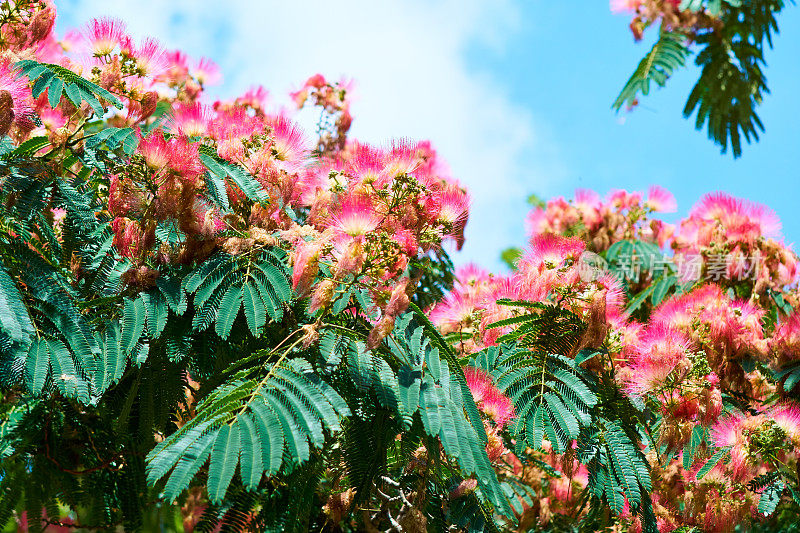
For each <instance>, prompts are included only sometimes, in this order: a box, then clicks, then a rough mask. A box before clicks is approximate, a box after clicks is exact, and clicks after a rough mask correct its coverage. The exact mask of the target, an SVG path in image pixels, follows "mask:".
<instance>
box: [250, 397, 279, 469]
mask: <svg viewBox="0 0 800 533" xmlns="http://www.w3.org/2000/svg"><path fill="white" fill-rule="evenodd" d="M250 410H251V412H252V414H253V420H254V421H255V422H256V429H257V430H258V435H259V439H260V442H261V456H262V458H263V461H264V471H265V472H266V474H267V475H268V476H270V475H272V474H275V473H276V472H278V470H279V469H280V467H281V462H282V460H283V459H282V458H283V442H284V439H283V428H282V424H281V421H280V420H278V416H277V415H276V413H275V411H274V410H273V409H272V408H271V407H270V406H269V404H267V403H265V402H263V401H260V400H255V401H253V402H251V403H250Z"/></svg>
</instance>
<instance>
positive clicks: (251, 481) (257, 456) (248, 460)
mask: <svg viewBox="0 0 800 533" xmlns="http://www.w3.org/2000/svg"><path fill="white" fill-rule="evenodd" d="M238 420H239V426H240V428H241V431H240V433H241V435H240V437H241V443H242V455H241V463H240V465H239V466H240V473H241V475H242V482H243V483H244V486H245V487H247V488H248V489H250V490H255V489H257V488H258V484H259V483H260V482H261V476H262V475H263V473H264V464H263V460H262V445H261V439H262V438H263V437H262V435H261V434H260V433H259V430H258V427H257V423H256V421H255V420H254V419H253V415H252V414H251V413H249V412H248V413H245V414H243V415H241V416H239V418H238Z"/></svg>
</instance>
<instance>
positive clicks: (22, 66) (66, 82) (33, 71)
mask: <svg viewBox="0 0 800 533" xmlns="http://www.w3.org/2000/svg"><path fill="white" fill-rule="evenodd" d="M14 66H15V68H17V69H19V71H20V73H21V75H24V76H27V77H28V79H30V81H31V82H33V93H34V94H33V96H34V97H37V96H39V94H41V93H42V92H44V91H45V89H47V90H49V91H52V92H53V95H54V96H53V97H51V98H50V100H49V102H50V105H51V107H55V106H56V105H58V101H56V100H55V94H56V93H58V95H59V96H60V93H61V90H62V88H63V90H64V91H66V93H67V97H68V98H69V99H70V101H72V103H73V104H74V105H75V106H76V107H80V105H81V99H84V100H86V101H87V102H89V104H90V105H91V106H92V108H93V109H94V111H95V112H96V113H97V114H98V115H103V114H104V110H103V107H102V106H101V105H100V102H99V101H98V100H97V98H96V96H99V97H101V98H103V99H105V100H107V101H108V102H109V103H110V104H111V105H113V106H114V107H116V108H117V109H122V102H121V101H120V100H119V98H117V97H116V96H114V95H113V94H111V93H110V92H108V91H107V90H106V89H104V88H102V87H100V86H99V85H97V84H95V83H92V82H90V81H89V80H87V79H85V78H82V77H80V76H78V75H77V74H75V73H74V72H72V71H71V70H69V69H66V68H64V67H62V66H61V65H53V64H50V63H39V62H37V61H33V60H31V59H25V60H22V61H19V62H18V63H16V64H15V65H14ZM54 101H55V105H54V104H53V102H54Z"/></svg>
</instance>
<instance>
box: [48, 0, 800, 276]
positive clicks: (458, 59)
mask: <svg viewBox="0 0 800 533" xmlns="http://www.w3.org/2000/svg"><path fill="white" fill-rule="evenodd" d="M56 3H57V6H58V8H59V18H60V20H59V30H60V31H63V30H64V29H66V28H69V27H73V26H76V25H80V24H83V23H85V21H86V20H88V19H89V18H91V17H94V16H100V15H108V14H110V15H116V16H120V17H122V18H123V19H125V20H126V21H127V22H128V23H129V27H130V29H131V31H132V33H134V34H135V35H137V36H145V35H151V36H154V37H157V38H159V39H160V40H162V41H163V42H164V43H165V44H166V45H168V46H171V47H180V48H182V49H184V50H185V51H187V52H188V53H189V54H190V55H193V56H195V57H199V56H207V57H210V58H212V59H214V60H215V61H216V62H217V63H219V64H220V66H221V67H222V69H223V72H224V74H225V82H224V84H223V85H222V86H221V87H219V88H217V89H215V91H216V92H217V93H218V94H224V95H233V94H235V93H237V92H240V91H241V90H244V89H246V88H247V87H248V86H250V85H253V84H264V85H265V86H266V87H267V88H268V89H270V90H271V92H272V94H273V96H274V97H275V99H276V100H277V101H282V99H283V98H285V96H284V95H285V93H286V92H287V91H288V90H290V89H292V88H295V87H296V86H297V85H298V84H299V83H301V82H302V81H303V80H304V79H305V78H306V77H307V76H308V75H309V74H312V73H315V72H322V73H323V74H325V75H327V76H330V77H334V78H336V77H338V76H341V75H346V76H348V77H352V78H354V79H355V80H356V82H357V93H356V94H357V100H356V102H355V103H354V107H353V111H354V115H355V122H354V125H353V130H352V133H353V134H354V135H355V136H356V137H358V138H360V139H363V140H366V141H369V142H374V143H381V142H385V141H387V140H389V139H391V138H395V137H413V138H429V139H431V140H432V141H433V142H434V144H435V146H436V147H437V148H438V149H439V151H440V153H441V154H442V156H443V157H444V158H445V159H446V160H447V161H448V163H449V164H450V167H451V169H452V172H453V175H454V176H455V177H457V178H459V179H460V180H461V181H462V182H463V183H464V184H465V185H467V186H468V187H469V189H470V190H471V191H472V193H473V197H474V198H473V206H472V216H471V220H470V223H469V226H468V228H467V244H466V246H465V248H464V250H463V251H462V252H461V253H459V254H456V256H455V259H456V260H457V262H460V263H463V262H466V261H476V262H479V263H481V264H483V265H485V266H487V267H491V268H494V269H499V268H501V265H500V262H499V260H498V256H499V252H500V251H501V250H502V249H503V248H505V247H507V246H512V245H518V244H522V242H523V239H524V229H523V219H524V216H525V213H526V211H527V207H526V204H525V198H526V196H527V195H528V194H530V193H536V194H538V195H539V196H541V197H550V196H554V195H566V196H569V195H571V194H572V191H573V190H574V189H575V188H577V187H582V188H591V189H595V190H598V191H600V192H601V193H604V192H606V191H607V190H609V189H612V188H627V189H633V190H646V189H647V187H648V186H649V185H650V184H659V185H662V186H665V187H667V188H668V189H670V190H671V191H672V192H673V193H674V194H675V196H676V197H677V199H678V205H679V210H680V214H684V213H686V212H687V211H688V209H689V208H690V207H691V205H692V204H693V203H694V202H695V201H696V200H697V199H698V198H699V197H700V196H701V195H702V194H704V193H706V192H710V191H715V190H725V191H728V192H730V193H732V194H734V195H737V196H744V197H747V198H750V199H752V200H755V201H758V202H762V203H765V204H768V205H769V206H770V207H772V208H773V209H775V211H776V212H777V213H778V215H779V216H780V217H781V219H782V220H783V223H784V234H785V236H786V240H787V242H790V243H792V242H797V241H798V240H800V210H798V208H797V207H796V206H795V203H796V200H795V196H796V195H795V193H796V191H797V186H796V185H795V184H796V183H797V173H798V171H797V169H798V168H800V149H798V148H797V147H796V146H795V145H796V144H797V142H798V140H800V135H798V133H800V124H799V123H798V118H800V112H799V111H800V99H798V98H797V95H800V69H798V66H797V65H798V63H797V58H798V57H800V8H798V7H796V6H789V7H787V8H786V10H785V12H784V13H783V14H782V15H781V16H780V19H779V23H780V29H781V34H780V36H778V37H777V38H776V39H775V40H774V44H775V48H774V50H772V51H771V52H768V53H767V56H766V59H767V62H768V68H767V77H768V80H769V86H770V89H771V90H772V94H770V95H768V96H767V98H766V100H765V102H764V104H763V105H762V107H761V110H760V115H761V118H762V120H763V122H764V123H765V125H766V132H765V133H764V135H763V136H762V140H761V141H760V142H759V143H757V144H754V145H749V146H745V147H744V155H743V156H742V157H741V158H740V159H738V160H734V159H733V158H732V157H731V156H730V155H720V153H719V149H718V148H717V147H716V146H714V145H713V144H711V142H710V141H708V140H707V139H706V136H705V132H697V131H695V130H694V127H693V122H691V121H687V120H685V119H683V118H682V115H681V111H682V109H683V105H684V102H685V99H686V96H687V95H688V93H689V90H690V88H691V84H692V83H693V82H694V80H695V79H696V76H697V74H698V72H697V69H696V68H695V67H694V66H690V67H689V68H687V69H684V70H682V71H680V72H678V73H677V74H676V75H675V76H674V77H673V79H671V80H670V83H669V84H668V86H667V87H666V88H665V89H661V90H655V91H651V94H650V96H649V97H647V98H645V99H643V100H642V105H641V106H640V107H639V108H637V109H636V110H635V111H633V112H632V113H625V112H623V113H621V114H620V115H616V114H615V113H614V112H613V111H612V110H611V108H610V104H611V102H612V101H613V100H614V98H615V96H616V94H617V92H618V91H619V89H620V87H621V86H622V85H623V84H624V82H625V81H626V80H627V78H628V76H629V75H630V73H631V72H632V71H633V69H634V68H635V66H636V64H637V63H638V61H639V59H640V58H641V56H642V55H643V54H644V53H646V51H647V50H648V49H649V46H650V44H651V42H652V38H653V37H654V35H653V32H651V34H650V35H648V36H647V37H646V39H645V42H642V43H638V44H637V43H634V42H633V39H632V36H631V34H630V31H629V29H628V28H627V25H628V22H629V20H628V17H627V16H624V15H623V16H620V15H616V16H615V15H612V14H611V13H610V12H609V10H608V3H607V2H606V1H605V0H593V1H591V2H552V1H543V0H519V1H514V0H495V1H492V2H485V1H482V0H434V1H431V0H402V1H401V0H384V1H382V2H374V1H367V0H339V1H337V2H334V3H331V2H321V1H315V0H305V1H300V0H294V1H292V2H285V1H273V0H268V1H267V0H264V1H252V0H250V1H244V0H229V1H227V2H226V3H225V6H226V9H224V10H221V9H220V7H219V5H220V4H219V3H218V2H215V1H211V0H172V1H170V2H169V4H166V3H165V2H163V0H138V1H135V2H134V1H127V0H126V1H122V0H119V1H117V2H114V3H109V2H106V1H105V0H64V1H58V0H57V2H56ZM577 4H580V7H576V5H577ZM242 14H244V16H242ZM648 37H649V38H648ZM307 118H308V117H307Z"/></svg>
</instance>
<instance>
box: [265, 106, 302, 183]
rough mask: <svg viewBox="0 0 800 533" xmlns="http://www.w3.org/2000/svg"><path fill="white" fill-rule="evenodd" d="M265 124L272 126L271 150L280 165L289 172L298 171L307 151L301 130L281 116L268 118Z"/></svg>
mask: <svg viewBox="0 0 800 533" xmlns="http://www.w3.org/2000/svg"><path fill="white" fill-rule="evenodd" d="M267 124H268V125H269V126H271V127H272V135H273V136H274V138H275V145H274V147H273V150H274V152H275V158H276V159H277V160H278V161H279V162H280V167H281V168H282V169H283V170H285V171H286V172H289V173H294V172H298V171H300V170H301V168H302V166H303V163H304V162H305V159H306V156H307V155H308V152H309V150H308V147H307V146H306V141H305V138H304V136H303V131H302V130H301V129H300V128H299V127H298V126H297V125H296V124H294V123H293V122H292V121H291V120H289V119H287V118H286V117H283V116H279V117H274V118H271V119H268V120H267Z"/></svg>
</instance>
